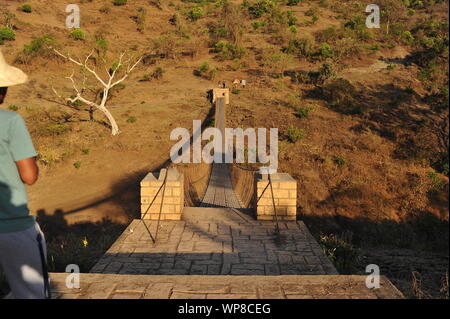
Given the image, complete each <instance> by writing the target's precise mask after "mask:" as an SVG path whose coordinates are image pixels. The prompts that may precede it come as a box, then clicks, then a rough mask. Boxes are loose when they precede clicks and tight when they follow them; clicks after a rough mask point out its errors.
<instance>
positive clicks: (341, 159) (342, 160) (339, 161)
mask: <svg viewBox="0 0 450 319" xmlns="http://www.w3.org/2000/svg"><path fill="white" fill-rule="evenodd" d="M333 161H334V162H335V163H336V164H337V165H338V166H344V165H345V163H346V162H347V160H346V159H345V158H344V157H342V156H339V155H338V156H334V158H333Z"/></svg>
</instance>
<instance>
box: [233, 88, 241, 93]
mask: <svg viewBox="0 0 450 319" xmlns="http://www.w3.org/2000/svg"><path fill="white" fill-rule="evenodd" d="M231 93H232V94H239V93H241V91H240V90H238V89H232V90H231Z"/></svg>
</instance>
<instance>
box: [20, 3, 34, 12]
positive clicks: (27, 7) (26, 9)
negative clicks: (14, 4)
mask: <svg viewBox="0 0 450 319" xmlns="http://www.w3.org/2000/svg"><path fill="white" fill-rule="evenodd" d="M19 9H20V10H21V11H23V12H26V13H31V12H32V11H33V9H32V7H31V5H29V4H24V5H21V6H20V7H19Z"/></svg>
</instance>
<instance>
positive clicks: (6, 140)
mask: <svg viewBox="0 0 450 319" xmlns="http://www.w3.org/2000/svg"><path fill="white" fill-rule="evenodd" d="M26 81H27V76H26V74H25V73H23V72H22V71H21V70H19V69H17V68H15V67H12V66H10V65H8V64H7V63H6V61H5V59H4V57H3V54H2V52H1V51H0V104H2V103H3V101H4V100H5V97H6V93H7V91H8V87H10V86H13V85H18V84H22V83H25V82H26ZM36 156H37V154H36V151H35V149H34V146H33V143H32V141H31V137H30V134H29V133H28V130H27V128H26V126H25V122H24V120H23V119H22V117H21V116H20V115H19V114H17V113H15V112H10V111H6V110H1V109H0V269H1V270H2V271H3V273H4V275H5V276H6V280H7V281H8V284H9V286H10V288H11V293H10V295H9V296H8V297H12V298H16V299H43V298H47V297H49V289H48V288H49V287H48V273H47V266H46V245H45V239H44V235H43V234H42V231H41V229H40V228H39V225H38V224H37V223H36V220H35V218H34V217H33V216H30V214H29V209H28V198H27V192H26V189H25V184H27V185H33V184H34V183H35V182H36V180H37V178H38V167H37V165H36Z"/></svg>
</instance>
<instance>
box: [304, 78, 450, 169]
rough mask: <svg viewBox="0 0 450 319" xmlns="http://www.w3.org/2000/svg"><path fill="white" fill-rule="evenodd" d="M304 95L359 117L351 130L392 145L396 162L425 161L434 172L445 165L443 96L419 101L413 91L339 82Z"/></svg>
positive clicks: (390, 86) (445, 132)
mask: <svg viewBox="0 0 450 319" xmlns="http://www.w3.org/2000/svg"><path fill="white" fill-rule="evenodd" d="M304 93H305V96H306V97H309V98H313V99H319V100H324V101H326V102H328V108H330V109H331V110H333V111H335V112H338V113H341V114H345V115H352V116H356V117H359V118H360V119H361V122H360V123H359V124H358V125H356V126H354V127H353V129H354V130H355V131H357V132H363V131H366V130H370V131H372V132H376V133H377V134H378V135H379V136H381V137H383V138H386V139H388V140H391V141H392V142H394V143H396V146H397V147H396V149H395V151H394V156H395V157H396V158H398V159H407V160H414V161H419V162H423V161H427V162H428V163H429V164H430V165H432V166H433V167H435V168H436V169H439V167H440V166H442V165H443V163H442V161H448V155H447V156H446V155H445V154H448V150H449V142H448V141H449V133H448V129H449V118H448V107H443V106H442V105H445V101H444V98H445V97H444V96H440V97H436V96H425V97H421V96H420V95H419V94H417V93H416V92H415V91H414V89H413V88H401V87H399V86H397V85H394V84H383V85H376V86H367V87H364V90H359V89H358V88H357V87H356V86H354V85H353V84H351V83H350V82H348V81H346V80H343V79H336V80H332V81H328V82H327V84H325V85H323V86H321V87H318V86H316V87H314V88H311V89H307V90H305V91H304ZM447 104H448V102H447ZM423 105H427V106H426V107H425V106H423Z"/></svg>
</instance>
